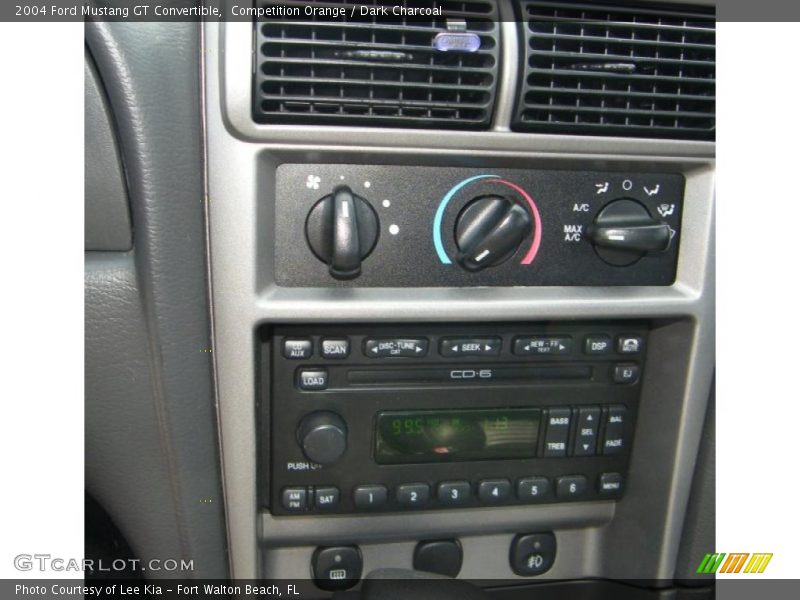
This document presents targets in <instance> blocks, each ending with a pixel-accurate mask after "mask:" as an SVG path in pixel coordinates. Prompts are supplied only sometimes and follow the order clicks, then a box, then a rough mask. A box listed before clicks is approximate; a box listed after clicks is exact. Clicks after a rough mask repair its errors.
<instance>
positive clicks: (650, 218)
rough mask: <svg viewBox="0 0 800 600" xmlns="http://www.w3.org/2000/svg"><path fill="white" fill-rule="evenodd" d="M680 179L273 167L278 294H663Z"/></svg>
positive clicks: (672, 253) (670, 278) (673, 250)
mask: <svg viewBox="0 0 800 600" xmlns="http://www.w3.org/2000/svg"><path fill="white" fill-rule="evenodd" d="M683 189H684V178H683V176H682V175H678V174H665V173H662V174H658V173H634V172H605V171H593V172H590V171H556V170H525V169H481V170H477V169H466V168H442V167H402V166H385V165H375V166H364V165H316V164H284V165H281V166H280V167H278V170H277V181H276V190H275V201H276V208H275V220H274V227H275V232H274V234H275V240H276V242H275V264H274V272H275V278H276V282H277V283H278V284H279V285H282V286H289V287H305V286H309V287H311V286H313V287H329V286H338V287H341V286H347V287H354V286H355V287H442V286H485V285H494V286H551V285H563V286H582V285H592V286H598V285H600V286H602V285H670V284H672V283H673V282H674V280H675V272H676V265H677V258H678V250H679V243H680V230H681V214H682V204H683Z"/></svg>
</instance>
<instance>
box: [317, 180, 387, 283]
mask: <svg viewBox="0 0 800 600" xmlns="http://www.w3.org/2000/svg"><path fill="white" fill-rule="evenodd" d="M378 231H379V224H378V215H376V214H375V210H374V209H373V208H372V206H370V204H369V202H367V201H366V200H365V199H364V198H361V197H360V196H356V195H355V194H354V193H353V192H352V190H351V189H350V188H349V187H347V186H346V185H342V186H339V187H337V188H336V189H335V190H334V191H333V193H332V194H329V195H327V196H325V197H324V198H322V200H320V201H319V202H317V203H316V204H315V205H314V207H313V208H312V209H311V212H309V213H308V218H307V219H306V239H307V240H308V245H309V247H310V248H311V251H312V252H313V253H314V255H315V256H316V257H317V258H319V259H320V260H321V261H322V262H324V263H327V265H328V271H329V272H330V274H331V276H332V277H335V278H336V279H354V278H356V277H358V276H359V275H360V274H361V261H362V260H364V259H365V258H366V257H367V256H369V254H370V253H371V252H372V250H373V249H374V248H375V244H376V243H377V241H378Z"/></svg>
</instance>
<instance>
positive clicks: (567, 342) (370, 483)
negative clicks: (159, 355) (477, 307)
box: [260, 322, 648, 515]
mask: <svg viewBox="0 0 800 600" xmlns="http://www.w3.org/2000/svg"><path fill="white" fill-rule="evenodd" d="M647 333H648V328H647V326H646V325H645V324H642V323H591V324H580V323H574V322H573V323H542V324H533V323H525V324H505V325H492V326H487V325H440V324H437V325H430V326H422V325H419V326H410V325H397V326H393V325H379V326H378V325H373V326H366V325H352V326H335V327H334V326H322V325H320V326H286V327H276V328H274V329H271V330H265V331H264V332H263V335H262V365H263V368H264V371H265V373H270V374H271V377H264V378H263V381H264V385H263V390H262V394H263V395H262V398H261V420H262V436H261V452H260V460H261V461H262V464H264V466H267V465H268V466H269V467H270V468H269V473H270V477H269V479H267V478H266V477H263V478H262V481H261V482H260V485H261V494H262V496H261V497H262V503H263V505H265V506H266V507H268V508H269V509H270V511H271V512H272V513H273V514H275V515H297V514H309V513H311V514H320V515H324V514H341V513H353V512H362V513H364V514H367V513H372V512H386V511H400V510H412V509H416V510H424V509H444V508H458V507H476V506H488V505H492V506H498V505H512V504H524V503H541V502H562V501H586V500H602V499H608V500H614V499H617V498H619V497H620V496H621V495H622V494H623V493H624V487H625V481H626V476H627V467H628V457H629V452H630V448H631V444H632V441H633V432H634V424H635V420H636V413H637V410H638V402H639V391H640V386H641V379H642V376H643V370H642V369H643V365H644V357H645V351H646V346H647ZM266 471H267V469H262V472H266Z"/></svg>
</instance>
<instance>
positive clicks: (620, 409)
mask: <svg viewBox="0 0 800 600" xmlns="http://www.w3.org/2000/svg"><path fill="white" fill-rule="evenodd" d="M627 419H628V417H627V410H626V408H625V407H624V406H611V407H609V408H608V410H607V411H606V432H605V436H604V437H603V454H620V453H622V452H624V451H625V448H626V442H625V429H626V427H625V424H626V421H627Z"/></svg>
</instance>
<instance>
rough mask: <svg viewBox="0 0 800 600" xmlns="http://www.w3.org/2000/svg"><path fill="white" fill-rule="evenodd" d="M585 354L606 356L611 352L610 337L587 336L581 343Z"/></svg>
mask: <svg viewBox="0 0 800 600" xmlns="http://www.w3.org/2000/svg"><path fill="white" fill-rule="evenodd" d="M583 352H584V353H585V354H608V353H610V352H611V336H610V335H587V336H586V338H585V339H584V341H583Z"/></svg>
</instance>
